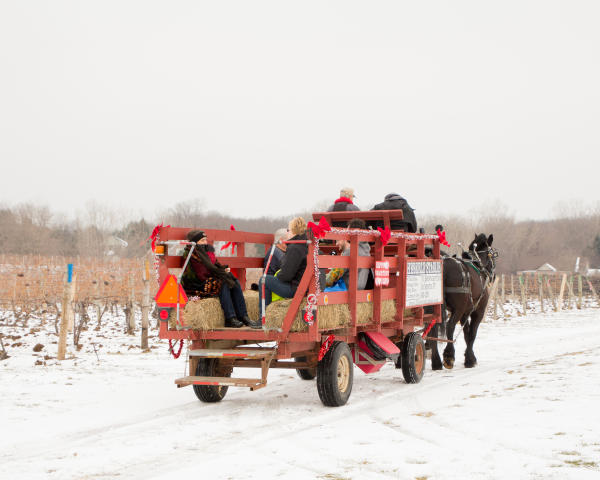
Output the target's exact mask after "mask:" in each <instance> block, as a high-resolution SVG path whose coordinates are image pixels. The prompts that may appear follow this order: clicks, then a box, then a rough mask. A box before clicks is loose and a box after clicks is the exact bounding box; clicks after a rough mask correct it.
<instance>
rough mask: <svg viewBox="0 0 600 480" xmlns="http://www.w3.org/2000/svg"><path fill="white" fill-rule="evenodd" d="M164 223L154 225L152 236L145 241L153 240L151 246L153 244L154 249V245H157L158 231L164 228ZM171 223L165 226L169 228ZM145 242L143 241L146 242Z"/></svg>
mask: <svg viewBox="0 0 600 480" xmlns="http://www.w3.org/2000/svg"><path fill="white" fill-rule="evenodd" d="M162 226H163V224H162V223H161V224H160V225H157V226H156V227H154V230H152V233H151V234H150V236H149V237H148V238H147V239H146V240H145V242H147V241H148V240H152V243H151V246H152V251H154V246H155V245H156V237H158V231H159V230H160V229H161V228H162ZM170 226H171V225H167V226H166V227H165V228H169V227H170ZM145 242H142V244H143V243H145Z"/></svg>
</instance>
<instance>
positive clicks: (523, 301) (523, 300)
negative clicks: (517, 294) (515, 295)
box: [519, 275, 527, 317]
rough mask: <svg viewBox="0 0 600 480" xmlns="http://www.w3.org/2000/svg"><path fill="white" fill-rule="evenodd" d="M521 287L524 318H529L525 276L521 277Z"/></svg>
mask: <svg viewBox="0 0 600 480" xmlns="http://www.w3.org/2000/svg"><path fill="white" fill-rule="evenodd" d="M519 285H520V286H521V303H522V304H523V316H524V317H526V316H527V295H526V291H525V281H524V280H523V275H519Z"/></svg>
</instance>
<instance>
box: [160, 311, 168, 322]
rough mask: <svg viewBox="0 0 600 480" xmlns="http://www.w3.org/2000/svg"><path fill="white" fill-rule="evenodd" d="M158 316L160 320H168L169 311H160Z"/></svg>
mask: <svg viewBox="0 0 600 480" xmlns="http://www.w3.org/2000/svg"><path fill="white" fill-rule="evenodd" d="M158 316H159V317H160V319H161V320H166V319H167V318H169V311H168V310H161V311H160V313H159V314H158Z"/></svg>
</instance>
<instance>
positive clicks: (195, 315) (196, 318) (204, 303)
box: [169, 290, 258, 330]
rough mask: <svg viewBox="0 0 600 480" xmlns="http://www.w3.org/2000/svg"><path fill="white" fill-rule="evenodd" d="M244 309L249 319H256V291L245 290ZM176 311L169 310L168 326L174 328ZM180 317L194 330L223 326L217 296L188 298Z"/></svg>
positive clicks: (223, 317) (221, 310) (223, 319)
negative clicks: (196, 298)
mask: <svg viewBox="0 0 600 480" xmlns="http://www.w3.org/2000/svg"><path fill="white" fill-rule="evenodd" d="M244 300H245V301H246V309H247V310H248V316H249V317H250V319H251V320H254V321H256V320H258V292H255V291H253V290H246V291H245V292H244ZM176 316H177V314H176V311H175V309H173V310H171V314H170V316H169V326H170V327H171V328H176V318H175V317H176ZM182 318H183V320H184V322H185V326H187V327H190V328H192V329H194V330H215V329H217V328H223V327H224V326H225V315H224V314H223V309H222V308H221V302H220V301H219V299H218V298H204V299H198V300H190V301H189V302H188V303H187V304H186V306H185V308H184V309H183V315H182Z"/></svg>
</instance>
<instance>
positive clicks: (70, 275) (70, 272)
mask: <svg viewBox="0 0 600 480" xmlns="http://www.w3.org/2000/svg"><path fill="white" fill-rule="evenodd" d="M72 280H73V264H72V263H69V264H68V265H67V283H71V281H72Z"/></svg>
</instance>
